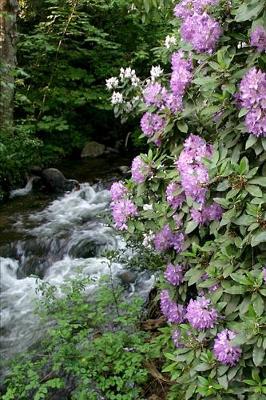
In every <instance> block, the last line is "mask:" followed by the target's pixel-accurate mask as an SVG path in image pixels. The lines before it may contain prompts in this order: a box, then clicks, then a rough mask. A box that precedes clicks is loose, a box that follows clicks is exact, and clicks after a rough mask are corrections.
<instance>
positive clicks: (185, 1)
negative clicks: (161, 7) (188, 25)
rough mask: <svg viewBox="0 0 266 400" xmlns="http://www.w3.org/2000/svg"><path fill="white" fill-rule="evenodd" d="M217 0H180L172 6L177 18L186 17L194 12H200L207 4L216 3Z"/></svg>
mask: <svg viewBox="0 0 266 400" xmlns="http://www.w3.org/2000/svg"><path fill="white" fill-rule="evenodd" d="M218 3H219V0H182V1H180V3H178V4H177V5H176V6H175V8H174V15H175V16H176V17H177V18H181V19H186V18H187V17H189V16H191V15H193V13H194V12H197V13H201V12H203V11H204V9H205V8H206V7H207V6H209V5H216V4H218Z"/></svg>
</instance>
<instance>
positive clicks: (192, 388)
mask: <svg viewBox="0 0 266 400" xmlns="http://www.w3.org/2000/svg"><path fill="white" fill-rule="evenodd" d="M196 387H197V386H196V385H195V384H191V383H190V384H189V386H188V389H187V391H186V394H185V400H189V399H191V397H192V396H193V394H194V392H195V390H196Z"/></svg>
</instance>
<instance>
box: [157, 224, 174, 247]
mask: <svg viewBox="0 0 266 400" xmlns="http://www.w3.org/2000/svg"><path fill="white" fill-rule="evenodd" d="M172 238H173V232H172V231H171V229H170V226H169V225H168V224H167V225H165V226H164V227H163V228H162V230H161V231H159V232H157V233H156V234H155V237H154V247H155V250H157V251H159V252H163V251H166V250H168V249H170V248H171V245H172Z"/></svg>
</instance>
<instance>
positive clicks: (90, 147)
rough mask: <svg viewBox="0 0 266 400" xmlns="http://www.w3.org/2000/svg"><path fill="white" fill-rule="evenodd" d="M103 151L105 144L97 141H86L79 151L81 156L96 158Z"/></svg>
mask: <svg viewBox="0 0 266 400" xmlns="http://www.w3.org/2000/svg"><path fill="white" fill-rule="evenodd" d="M104 152H105V146H104V145H103V144H101V143H98V142H93V141H92V142H87V143H86V144H85V146H84V148H83V150H82V152H81V158H86V157H90V158H96V157H99V156H102V155H103V154H104Z"/></svg>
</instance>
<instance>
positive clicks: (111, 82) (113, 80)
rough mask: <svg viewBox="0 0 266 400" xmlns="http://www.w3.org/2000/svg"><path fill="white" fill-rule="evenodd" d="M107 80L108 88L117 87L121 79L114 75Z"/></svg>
mask: <svg viewBox="0 0 266 400" xmlns="http://www.w3.org/2000/svg"><path fill="white" fill-rule="evenodd" d="M105 82H106V87H107V89H108V90H112V89H116V88H117V86H118V85H119V80H118V79H117V78H116V77H114V76H113V77H111V78H109V79H106V80H105Z"/></svg>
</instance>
